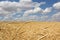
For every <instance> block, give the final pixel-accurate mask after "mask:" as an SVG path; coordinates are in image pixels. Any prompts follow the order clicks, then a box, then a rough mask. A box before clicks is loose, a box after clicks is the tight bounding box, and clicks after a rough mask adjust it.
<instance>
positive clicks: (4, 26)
mask: <svg viewBox="0 0 60 40" xmlns="http://www.w3.org/2000/svg"><path fill="white" fill-rule="evenodd" d="M0 40H60V22H0Z"/></svg>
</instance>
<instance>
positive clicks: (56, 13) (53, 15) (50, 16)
mask: <svg viewBox="0 0 60 40" xmlns="http://www.w3.org/2000/svg"><path fill="white" fill-rule="evenodd" d="M59 5H60V0H0V21H30V20H31V21H60V6H59Z"/></svg>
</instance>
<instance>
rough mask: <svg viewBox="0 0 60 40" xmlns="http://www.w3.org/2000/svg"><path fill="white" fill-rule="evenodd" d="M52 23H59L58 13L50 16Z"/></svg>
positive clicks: (59, 13)
mask: <svg viewBox="0 0 60 40" xmlns="http://www.w3.org/2000/svg"><path fill="white" fill-rule="evenodd" d="M52 21H60V12H57V13H56V14H54V15H53V16H52Z"/></svg>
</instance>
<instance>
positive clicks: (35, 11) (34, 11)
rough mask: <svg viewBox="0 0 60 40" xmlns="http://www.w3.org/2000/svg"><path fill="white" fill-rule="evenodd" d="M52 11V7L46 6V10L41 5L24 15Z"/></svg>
mask: <svg viewBox="0 0 60 40" xmlns="http://www.w3.org/2000/svg"><path fill="white" fill-rule="evenodd" d="M51 11H52V8H51V7H49V8H46V9H45V10H43V9H41V8H40V7H35V8H34V9H32V10H27V11H26V12H25V13H24V15H23V16H29V14H36V13H40V14H43V15H44V14H47V13H50V12H51Z"/></svg>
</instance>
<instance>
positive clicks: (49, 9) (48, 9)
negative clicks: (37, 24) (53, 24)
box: [42, 7, 52, 14]
mask: <svg viewBox="0 0 60 40" xmlns="http://www.w3.org/2000/svg"><path fill="white" fill-rule="evenodd" d="M51 11H52V7H49V8H46V9H45V10H43V13H42V14H47V13H50V12H51Z"/></svg>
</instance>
